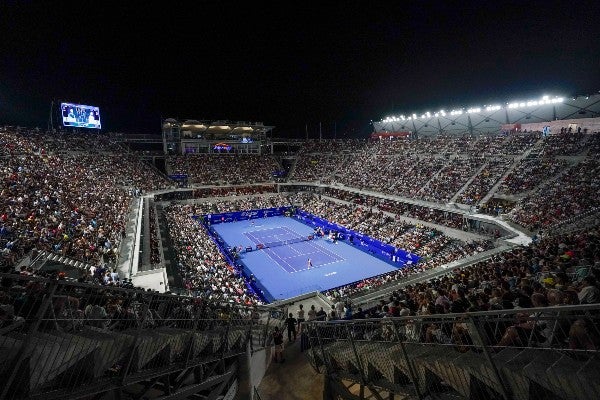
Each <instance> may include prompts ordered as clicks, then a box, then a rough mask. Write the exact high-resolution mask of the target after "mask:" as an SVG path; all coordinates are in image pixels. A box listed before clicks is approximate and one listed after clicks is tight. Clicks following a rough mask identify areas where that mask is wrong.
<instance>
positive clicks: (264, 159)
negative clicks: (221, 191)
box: [167, 154, 281, 185]
mask: <svg viewBox="0 0 600 400" xmlns="http://www.w3.org/2000/svg"><path fill="white" fill-rule="evenodd" d="M280 169H281V167H280V166H279V164H278V163H277V161H276V160H275V158H274V157H273V156H271V155H257V154H186V155H180V156H171V157H169V158H168V159H167V171H169V173H177V174H185V175H188V182H189V183H191V184H197V185H215V184H219V183H227V184H232V185H237V184H242V183H255V182H256V183H257V182H269V181H273V180H274V178H273V173H274V172H275V171H278V170H280Z"/></svg>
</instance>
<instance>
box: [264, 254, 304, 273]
mask: <svg viewBox="0 0 600 400" xmlns="http://www.w3.org/2000/svg"><path fill="white" fill-rule="evenodd" d="M263 251H264V252H265V253H266V254H267V256H269V257H270V258H271V260H273V261H275V263H276V264H277V265H279V266H280V267H281V268H282V269H283V270H284V271H285V272H288V273H294V272H297V271H298V270H297V269H296V268H295V267H294V266H293V265H292V264H290V263H289V262H287V261H285V260H284V259H283V258H281V256H280V255H279V254H277V253H275V252H274V251H272V250H271V249H269V248H266V249H264V250H263ZM271 253H272V254H273V255H275V256H277V258H279V259H280V260H281V261H282V262H284V263H286V264H287V265H288V266H289V267H290V268H291V269H292V270H293V271H288V270H286V269H285V268H284V267H283V265H281V264H279V263H278V262H277V260H275V259H274V258H273V257H271Z"/></svg>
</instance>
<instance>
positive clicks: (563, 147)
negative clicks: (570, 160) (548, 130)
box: [542, 133, 590, 157]
mask: <svg viewBox="0 0 600 400" xmlns="http://www.w3.org/2000/svg"><path fill="white" fill-rule="evenodd" d="M589 137H590V135H585V134H583V133H564V134H561V135H552V136H548V137H546V138H545V139H544V146H543V148H542V153H543V155H544V156H548V157H549V156H557V155H562V156H571V155H576V154H579V153H581V152H582V150H583V149H584V147H585V145H586V142H587V139H588V138H589Z"/></svg>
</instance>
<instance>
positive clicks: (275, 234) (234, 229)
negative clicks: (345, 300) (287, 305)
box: [213, 217, 402, 300]
mask: <svg viewBox="0 0 600 400" xmlns="http://www.w3.org/2000/svg"><path fill="white" fill-rule="evenodd" d="M252 221H253V222H251V221H238V222H229V223H224V224H216V225H213V228H214V230H215V231H216V232H217V234H218V235H219V236H220V237H221V238H222V239H223V240H224V241H225V243H227V245H228V246H231V247H233V246H242V248H244V249H245V248H246V247H252V248H253V249H255V248H256V245H257V244H265V243H267V244H268V243H275V242H286V241H291V242H293V243H290V244H285V245H281V246H272V247H268V248H265V249H262V250H254V251H251V252H247V253H246V252H243V253H242V254H241V259H240V261H241V262H242V263H243V264H244V265H245V266H246V268H247V269H248V270H250V271H251V273H252V274H254V276H255V277H256V279H257V280H258V281H259V282H260V283H261V284H262V286H263V287H264V288H266V289H267V291H268V292H269V293H268V294H267V297H270V298H272V299H275V300H278V299H286V298H289V297H293V296H297V295H300V294H303V293H308V292H314V291H315V290H327V289H331V288H334V287H338V286H342V285H345V284H348V283H352V282H356V281H359V280H361V279H365V278H369V277H372V276H376V275H380V274H384V273H386V272H390V271H393V270H395V269H397V268H399V267H401V266H402V265H400V264H396V265H394V264H391V263H386V262H385V261H382V260H381V259H379V258H376V257H373V256H371V255H369V254H367V253H365V252H363V251H362V250H359V249H358V248H356V247H354V246H353V245H350V244H347V243H346V242H343V241H339V242H337V244H334V243H332V242H330V241H327V240H326V239H324V238H319V239H314V240H309V241H297V240H302V239H304V238H307V237H308V236H309V235H312V234H313V229H312V228H311V227H309V226H307V225H305V224H303V223H302V222H300V221H298V220H296V219H294V218H290V217H271V218H262V219H255V220H252ZM309 260H310V261H309ZM269 295H270V296H269Z"/></svg>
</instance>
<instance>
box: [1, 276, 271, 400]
mask: <svg viewBox="0 0 600 400" xmlns="http://www.w3.org/2000/svg"><path fill="white" fill-rule="evenodd" d="M276 311H278V310H276V309H272V308H268V307H255V308H247V307H238V306H235V305H232V304H224V303H215V302H209V301H207V300H204V299H199V298H191V297H181V296H175V295H165V294H159V293H155V292H148V291H143V290H130V289H123V288H117V287H105V286H94V285H88V284H82V283H77V282H69V281H63V280H48V279H43V278H37V277H31V276H22V275H15V274H0V378H2V384H1V385H0V399H2V400H4V399H15V398H25V397H27V398H32V397H41V396H43V397H44V398H46V399H48V398H56V397H61V396H63V397H64V396H65V393H69V396H71V395H73V396H76V393H79V394H81V395H86V394H94V393H99V392H103V391H105V390H106V388H118V387H123V386H126V385H131V384H132V383H135V382H139V381H141V380H143V379H146V378H148V376H158V375H160V374H161V373H162V372H161V371H165V370H167V371H178V370H182V369H183V368H190V367H193V366H194V365H202V364H203V363H206V362H214V361H215V360H217V361H218V360H220V359H221V360H223V359H226V358H227V359H230V358H232V357H235V356H238V355H240V354H243V353H245V352H246V349H247V346H248V345H251V346H252V348H253V349H254V350H256V349H258V348H259V347H261V346H263V347H264V346H266V345H268V344H269V343H268V342H269V341H268V339H269V337H271V331H272V329H273V327H274V326H275V325H280V324H281V321H280V318H273V317H272V315H273V313H274V312H276ZM279 314H281V312H278V313H277V316H279Z"/></svg>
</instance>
